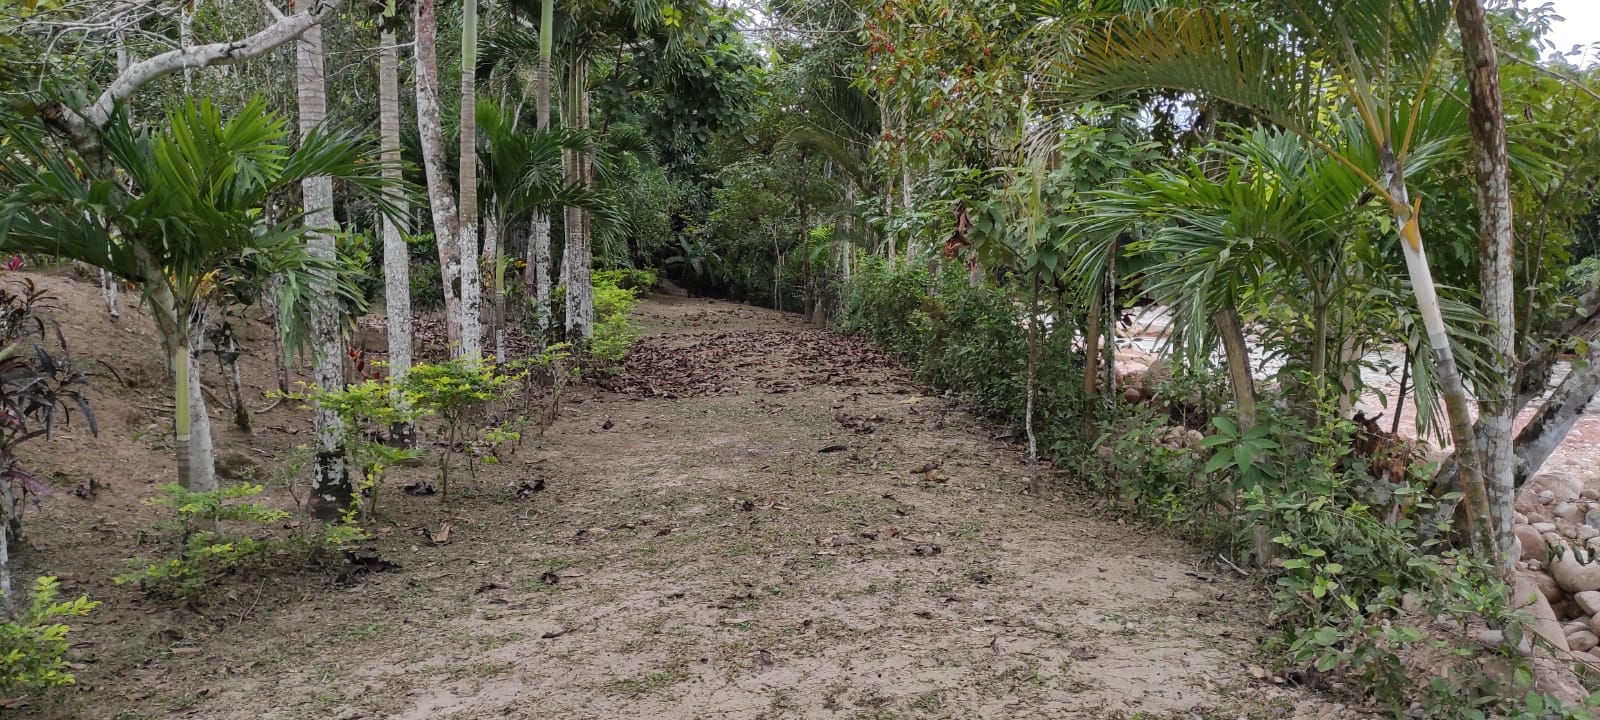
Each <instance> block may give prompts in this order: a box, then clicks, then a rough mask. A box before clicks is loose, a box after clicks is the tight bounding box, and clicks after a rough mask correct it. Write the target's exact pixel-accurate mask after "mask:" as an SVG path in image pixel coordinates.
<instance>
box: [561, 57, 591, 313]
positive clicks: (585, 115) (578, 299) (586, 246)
mask: <svg viewBox="0 0 1600 720" xmlns="http://www.w3.org/2000/svg"><path fill="white" fill-rule="evenodd" d="M588 67H589V63H588V60H587V59H586V58H582V57H580V58H578V59H577V61H575V62H574V63H573V67H572V77H571V78H570V80H571V86H572V90H571V95H570V96H569V97H570V98H571V100H570V101H569V102H568V106H569V107H570V108H571V113H572V115H573V120H574V122H573V123H572V125H573V127H576V128H577V129H578V130H580V131H583V130H588V129H589V89H588ZM592 153H593V144H592V143H591V144H587V145H586V147H585V149H583V150H579V151H576V152H573V153H572V155H571V159H572V166H571V168H570V174H569V177H570V179H571V181H572V182H574V183H576V184H580V185H582V186H583V187H585V188H588V187H592V185H593V182H594V178H593V177H592V173H591V171H590V168H591V167H592V165H593V155H592ZM589 230H590V228H589V212H588V211H587V210H584V209H581V208H574V207H569V208H567V245H566V247H565V248H563V250H562V256H563V259H564V264H565V266H566V269H567V278H566V280H567V340H569V341H571V342H574V343H577V344H580V345H581V344H585V343H587V342H588V341H589V340H590V339H592V338H593V337H594V278H593V276H592V271H593V267H594V257H593V248H592V247H591V245H590V241H591V240H592V237H591V236H590V233H589Z"/></svg>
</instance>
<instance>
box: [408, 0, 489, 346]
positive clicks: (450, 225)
mask: <svg viewBox="0 0 1600 720" xmlns="http://www.w3.org/2000/svg"><path fill="white" fill-rule="evenodd" d="M435 2H436V0H417V4H416V9H415V13H414V16H413V19H414V22H413V24H412V28H413V29H414V32H416V35H417V37H416V61H417V71H416V75H417V77H416V84H417V134H418V135H419V136H420V140H421V143H420V144H421V146H422V169H423V173H424V174H425V175H426V176H427V184H428V205H429V207H430V208H431V209H432V210H433V240H434V244H435V245H436V246H438V250H439V274H440V276H441V279H442V280H443V282H444V314H445V328H446V330H445V332H446V336H447V338H448V339H449V341H450V343H451V345H453V346H455V347H456V348H457V349H459V348H461V347H462V345H463V342H464V341H463V339H462V332H461V330H462V325H463V321H462V278H461V263H462V258H461V240H460V238H461V223H460V218H459V217H457V215H456V196H455V193H454V192H453V191H452V190H451V188H450V178H449V177H448V176H447V175H446V174H445V173H446V171H445V164H446V163H445V160H446V157H445V149H444V122H443V120H441V119H440V117H439V18H438V15H437V13H436V12H435V9H434V3H435ZM468 257H469V258H473V259H475V258H476V256H475V255H470V256H468Z"/></svg>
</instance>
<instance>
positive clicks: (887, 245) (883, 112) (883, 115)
mask: <svg viewBox="0 0 1600 720" xmlns="http://www.w3.org/2000/svg"><path fill="white" fill-rule="evenodd" d="M878 124H879V126H880V127H882V128H883V129H884V131H885V132H887V131H888V130H889V106H888V104H886V103H884V102H881V101H880V102H879V103H878ZM883 185H884V187H883V222H884V228H883V256H884V259H885V260H887V261H888V263H889V270H890V272H893V271H894V265H895V257H896V255H897V254H898V253H896V252H895V238H894V233H893V232H892V231H890V230H889V227H888V223H889V221H890V219H891V218H893V217H894V176H892V175H889V174H888V173H885V174H884V179H883Z"/></svg>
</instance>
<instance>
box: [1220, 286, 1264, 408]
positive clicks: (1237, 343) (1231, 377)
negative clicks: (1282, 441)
mask: <svg viewBox="0 0 1600 720" xmlns="http://www.w3.org/2000/svg"><path fill="white" fill-rule="evenodd" d="M1211 322H1212V324H1214V325H1216V326H1217V335H1218V336H1220V337H1221V338H1222V350H1223V354H1224V355H1225V356H1226V359H1227V363H1228V384H1229V386H1230V387H1231V388H1232V389H1233V411H1234V414H1235V415H1237V416H1238V419H1239V426H1240V427H1241V428H1248V427H1252V426H1254V425H1255V424H1256V381H1255V378H1254V377H1251V375H1250V347H1249V345H1247V344H1246V343H1245V339H1244V324H1243V323H1242V322H1241V321H1240V319H1239V310H1238V308H1236V307H1234V306H1233V304H1232V303H1229V304H1228V305H1227V306H1225V307H1223V308H1222V309H1220V310H1218V311H1217V312H1216V313H1215V314H1213V315H1212V316H1211Z"/></svg>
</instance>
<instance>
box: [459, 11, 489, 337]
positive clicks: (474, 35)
mask: <svg viewBox="0 0 1600 720" xmlns="http://www.w3.org/2000/svg"><path fill="white" fill-rule="evenodd" d="M477 71H478V0H465V1H464V2H462V4H461V136H460V138H459V139H460V146H459V147H460V155H459V157H460V160H461V166H460V170H459V171H458V172H457V173H456V184H457V187H458V188H460V192H461V202H460V204H459V206H458V208H457V210H458V211H459V212H460V213H461V215H460V220H458V221H457V225H458V227H460V235H459V236H458V237H459V242H460V244H461V245H460V249H459V250H458V251H457V252H459V253H460V258H461V344H460V345H459V346H458V354H459V355H460V356H461V357H467V358H475V357H479V356H480V355H482V354H483V323H482V319H483V318H482V312H483V283H482V282H481V281H480V280H479V279H478V276H479V273H478V270H479V264H478V216H479V208H478V118H477V106H478V80H477V77H478V75H477Z"/></svg>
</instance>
